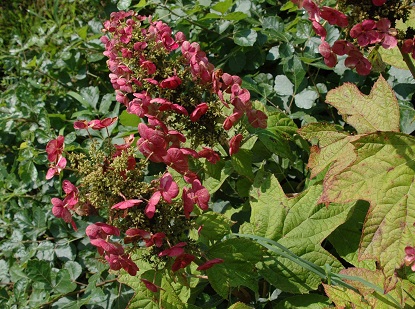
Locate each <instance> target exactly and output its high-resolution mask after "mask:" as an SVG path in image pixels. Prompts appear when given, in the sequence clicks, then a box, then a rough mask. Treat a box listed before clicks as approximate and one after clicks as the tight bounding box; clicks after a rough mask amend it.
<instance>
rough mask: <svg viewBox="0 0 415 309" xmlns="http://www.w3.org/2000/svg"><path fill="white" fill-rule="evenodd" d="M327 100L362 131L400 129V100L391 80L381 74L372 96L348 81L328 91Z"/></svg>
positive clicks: (371, 93) (347, 120)
mask: <svg viewBox="0 0 415 309" xmlns="http://www.w3.org/2000/svg"><path fill="white" fill-rule="evenodd" d="M326 102H327V103H329V104H330V105H333V106H334V107H335V108H336V109H337V110H338V111H339V113H340V114H341V115H342V116H343V119H344V120H345V121H346V122H347V123H348V124H350V125H351V126H353V127H354V128H355V129H356V131H357V132H358V133H360V134H361V133H371V132H376V131H395V132H399V106H398V100H397V99H396V97H395V94H394V92H393V90H392V88H391V87H390V86H389V84H388V83H387V81H386V80H385V79H384V78H383V77H382V76H380V77H379V79H378V80H377V81H376V83H375V84H374V86H373V88H372V90H371V92H370V94H369V95H364V94H362V93H361V92H360V91H359V89H358V88H357V87H356V85H354V84H351V83H346V84H344V85H342V86H340V87H338V88H336V89H334V90H331V91H329V92H328V94H327V97H326Z"/></svg>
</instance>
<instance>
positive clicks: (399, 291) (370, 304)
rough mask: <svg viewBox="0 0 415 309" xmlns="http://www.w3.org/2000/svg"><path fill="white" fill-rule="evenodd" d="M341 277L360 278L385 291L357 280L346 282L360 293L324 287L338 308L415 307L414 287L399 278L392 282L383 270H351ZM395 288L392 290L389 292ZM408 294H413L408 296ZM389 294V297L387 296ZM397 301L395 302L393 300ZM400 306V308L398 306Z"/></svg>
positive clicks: (343, 273)
mask: <svg viewBox="0 0 415 309" xmlns="http://www.w3.org/2000/svg"><path fill="white" fill-rule="evenodd" d="M340 274H341V275H347V276H352V277H359V278H361V279H363V280H365V281H366V282H369V283H370V284H373V285H374V286H377V287H379V288H384V290H382V291H381V292H380V291H375V290H374V289H373V288H372V287H371V286H369V285H368V284H365V283H363V282H359V281H355V280H345V281H346V282H347V283H348V284H350V285H352V286H353V287H355V288H356V290H357V291H358V292H359V293H357V292H355V291H352V290H350V289H347V290H344V289H341V288H340V287H336V286H328V285H324V290H325V292H326V293H327V295H328V296H329V297H330V299H331V300H333V302H334V303H335V304H336V305H337V307H336V308H340V307H349V306H353V307H354V305H356V304H360V307H356V308H384V309H389V308H403V307H406V306H408V307H411V308H412V307H413V305H414V304H415V303H414V300H413V297H412V296H410V295H412V294H413V290H414V285H413V284H412V283H410V282H409V281H407V280H403V281H401V280H400V279H399V280H398V279H397V278H395V279H393V280H392V282H391V281H390V280H389V279H388V278H386V277H385V275H384V274H383V273H382V271H381V270H369V269H365V268H349V269H344V270H342V271H341V272H340ZM391 286H393V289H392V290H389V289H388V287H389V288H391ZM408 292H412V293H411V294H408ZM386 294H387V295H386ZM392 298H393V299H394V300H395V302H396V303H395V302H394V301H393V300H392ZM398 303H399V304H400V307H399V306H398Z"/></svg>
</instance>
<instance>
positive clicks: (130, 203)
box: [111, 200, 143, 209]
mask: <svg viewBox="0 0 415 309" xmlns="http://www.w3.org/2000/svg"><path fill="white" fill-rule="evenodd" d="M142 202H143V201H142V200H126V201H122V202H119V203H117V204H115V205H114V206H112V207H111V209H127V208H131V207H134V206H135V205H139V204H141V203H142Z"/></svg>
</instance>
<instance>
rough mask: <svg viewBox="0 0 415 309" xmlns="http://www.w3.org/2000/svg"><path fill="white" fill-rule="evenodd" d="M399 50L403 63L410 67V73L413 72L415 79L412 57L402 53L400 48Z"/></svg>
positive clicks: (414, 66)
mask: <svg viewBox="0 0 415 309" xmlns="http://www.w3.org/2000/svg"><path fill="white" fill-rule="evenodd" d="M399 50H400V52H401V54H402V58H403V61H405V63H406V65H407V66H408V69H409V71H411V74H412V76H413V78H414V79H415V65H414V63H413V61H412V59H411V57H410V56H409V54H408V53H404V52H403V51H402V48H399Z"/></svg>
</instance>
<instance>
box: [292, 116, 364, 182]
mask: <svg viewBox="0 0 415 309" xmlns="http://www.w3.org/2000/svg"><path fill="white" fill-rule="evenodd" d="M298 132H299V133H300V135H301V136H302V137H303V138H305V139H307V140H309V141H310V142H311V143H313V144H315V145H313V146H311V149H310V158H309V160H308V165H307V167H308V168H309V169H311V175H310V177H311V178H314V177H315V176H316V175H317V174H319V173H320V172H322V171H323V170H325V169H326V168H327V167H328V166H329V165H330V164H333V165H332V166H331V168H330V171H329V172H328V174H327V175H326V178H328V177H330V175H335V174H336V171H341V170H343V169H344V168H346V167H347V166H348V165H349V164H350V163H352V162H353V161H354V159H355V158H356V154H355V153H354V146H353V145H352V144H351V143H350V142H351V141H353V140H354V139H356V138H357V137H356V136H351V135H349V134H348V133H347V132H344V131H341V130H340V128H339V127H338V126H335V125H332V124H325V123H313V124H310V125H308V126H305V127H303V128H301V129H300V130H298Z"/></svg>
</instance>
